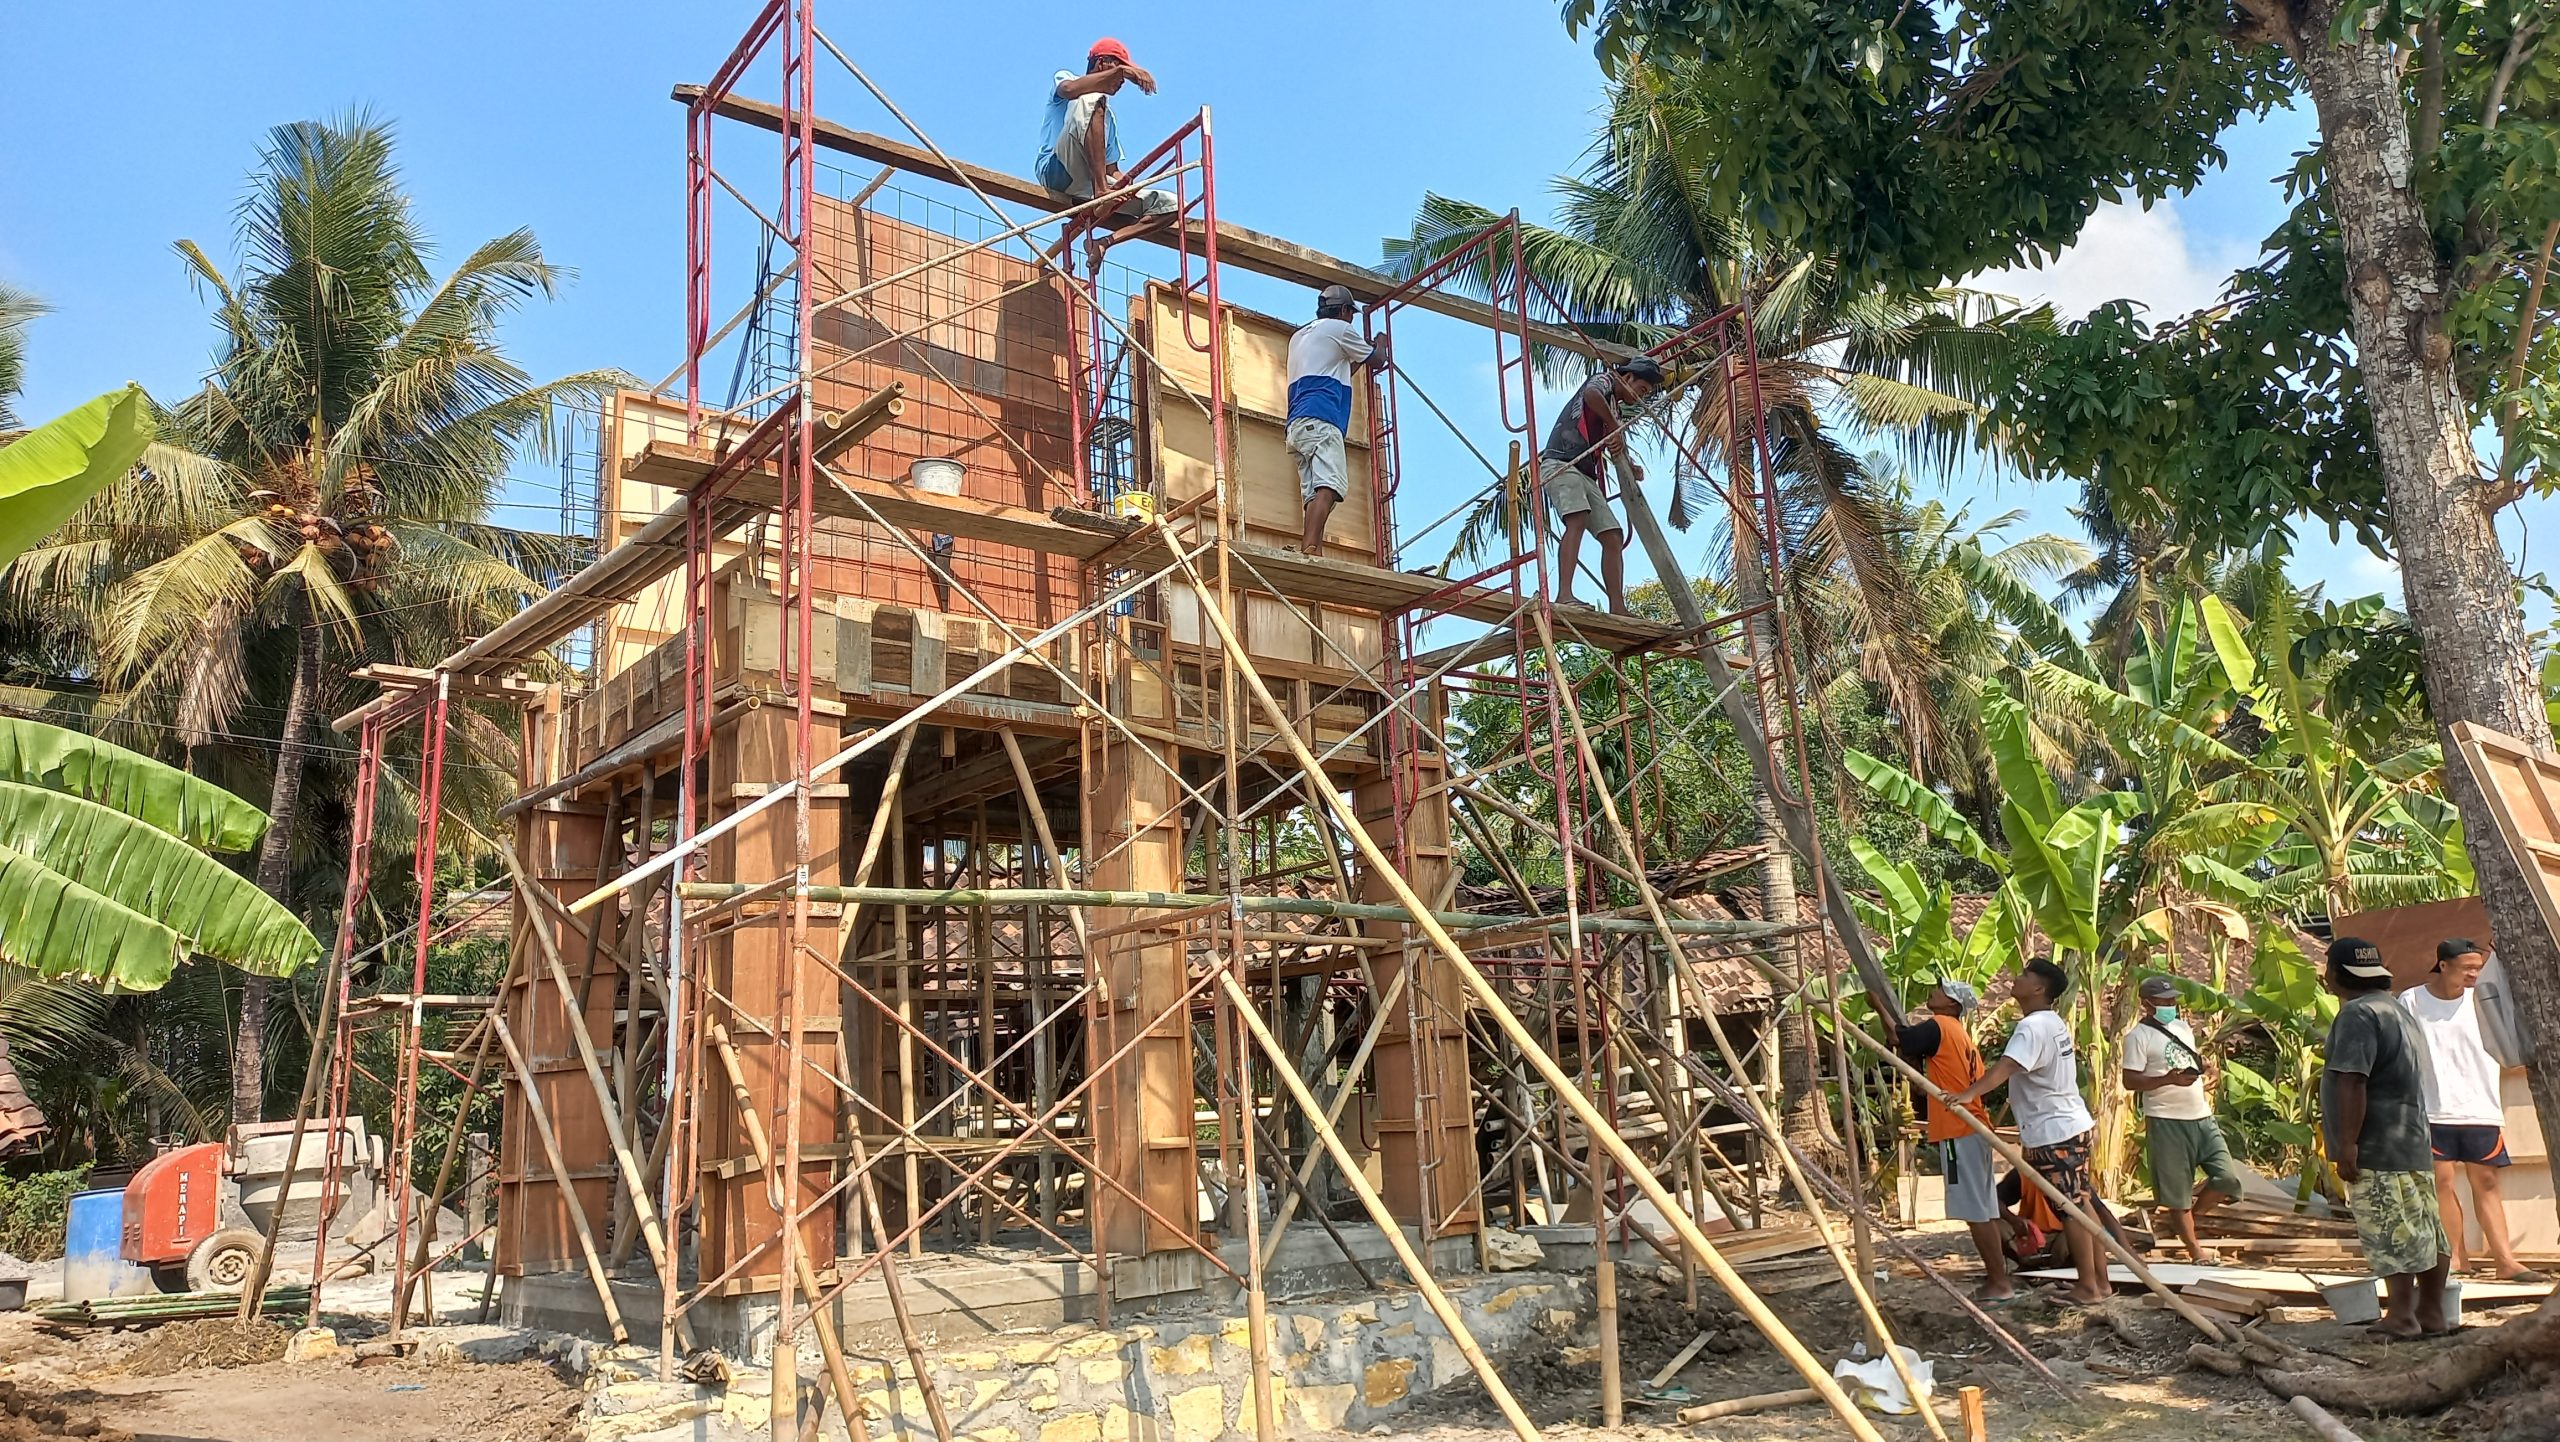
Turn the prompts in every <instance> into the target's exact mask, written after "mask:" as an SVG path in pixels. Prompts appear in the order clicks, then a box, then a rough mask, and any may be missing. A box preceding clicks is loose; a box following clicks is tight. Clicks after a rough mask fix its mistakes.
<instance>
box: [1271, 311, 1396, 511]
mask: <svg viewBox="0 0 2560 1442" xmlns="http://www.w3.org/2000/svg"><path fill="white" fill-rule="evenodd" d="M1358 303H1359V302H1358V299H1357V298H1356V297H1354V296H1353V295H1352V294H1351V287H1349V286H1347V285H1329V286H1326V287H1325V288H1324V290H1323V291H1322V292H1320V293H1319V294H1318V295H1317V296H1316V318H1315V319H1314V320H1311V321H1309V322H1307V323H1306V324H1305V325H1302V326H1300V327H1298V329H1297V333H1296V334H1294V335H1292V336H1290V337H1289V431H1288V443H1289V454H1290V455H1292V456H1294V457H1296V458H1297V461H1298V492H1299V495H1300V496H1301V497H1303V498H1304V499H1305V501H1306V503H1307V520H1306V526H1305V528H1304V530H1303V532H1302V533H1301V534H1300V536H1299V538H1298V549H1299V550H1302V551H1304V552H1306V553H1307V554H1308V555H1310V556H1321V555H1323V554H1324V524H1325V522H1326V521H1327V520H1329V519H1331V518H1332V516H1333V508H1334V507H1335V506H1337V505H1340V504H1341V503H1342V498H1343V497H1345V496H1347V495H1350V494H1351V479H1350V475H1349V469H1350V468H1349V465H1348V463H1347V461H1346V459H1345V456H1346V452H1345V450H1344V440H1343V433H1344V432H1346V431H1348V430H1350V429H1351V373H1352V372H1353V371H1355V370H1358V369H1359V368H1360V367H1362V366H1381V365H1385V364H1386V363H1387V341H1386V337H1384V336H1380V337H1379V338H1378V339H1377V341H1376V342H1375V343H1372V342H1370V341H1369V340H1367V339H1366V338H1364V337H1363V336H1362V335H1361V334H1360V328H1359V327H1358V326H1355V325H1353V324H1352V323H1351V312H1352V310H1353V308H1354V307H1355V306H1357V305H1358Z"/></svg>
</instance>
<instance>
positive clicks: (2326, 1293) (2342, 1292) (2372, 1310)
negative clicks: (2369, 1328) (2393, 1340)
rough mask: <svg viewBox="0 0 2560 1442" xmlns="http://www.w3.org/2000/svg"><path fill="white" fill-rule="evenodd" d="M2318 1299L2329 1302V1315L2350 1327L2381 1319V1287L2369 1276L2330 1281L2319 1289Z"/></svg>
mask: <svg viewBox="0 0 2560 1442" xmlns="http://www.w3.org/2000/svg"><path fill="white" fill-rule="evenodd" d="M2320 1300H2322V1301H2324V1302H2327V1303H2328V1304H2329V1315H2331V1316H2333V1317H2335V1318H2337V1319H2338V1320H2339V1321H2341V1322H2344V1323H2346V1324H2347V1325H2348V1326H2350V1327H2361V1326H2363V1325H2365V1324H2366V1323H2368V1322H2378V1321H2381V1320H2382V1288H2381V1287H2380V1286H2379V1285H2378V1284H2377V1283H2375V1281H2374V1280H2373V1278H2371V1277H2357V1278H2355V1279H2354V1280H2352V1281H2346V1282H2332V1283H2330V1284H2329V1285H2328V1286H2325V1287H2322V1288H2321V1289H2320Z"/></svg>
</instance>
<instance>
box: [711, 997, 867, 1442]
mask: <svg viewBox="0 0 2560 1442" xmlns="http://www.w3.org/2000/svg"><path fill="white" fill-rule="evenodd" d="M710 1038H711V1048H712V1050H713V1051H715V1052H717V1053H718V1054H719V1057H720V1069H721V1070H722V1071H723V1072H725V1073H727V1074H728V1078H729V1094H730V1096H732V1097H733V1098H735V1099H736V1101H737V1105H738V1115H739V1117H740V1118H741V1119H742V1123H743V1126H744V1129H745V1131H746V1134H747V1145H748V1147H749V1148H751V1149H752V1150H753V1151H754V1153H755V1158H756V1165H757V1166H760V1167H762V1168H764V1169H765V1174H766V1175H767V1176H768V1177H770V1176H772V1175H773V1146H772V1143H771V1142H769V1141H768V1140H767V1139H766V1137H765V1132H764V1118H763V1117H762V1116H760V1115H758V1114H757V1112H756V1108H755V1093H754V1092H753V1091H751V1090H749V1089H748V1087H747V1076H746V1070H745V1069H744V1068H743V1067H741V1066H740V1065H739V1064H738V1049H737V1048H736V1047H735V1046H734V1045H732V1044H731V1043H730V1040H729V1029H728V1028H727V1027H725V1026H723V1025H721V1024H720V1023H719V1022H716V1021H715V1022H712V1023H711V1025H710ZM774 1210H775V1211H777V1212H779V1211H781V1210H782V1208H781V1207H780V1206H779V1205H777V1206H776V1207H775V1208H774ZM792 1261H793V1262H794V1263H796V1264H797V1265H796V1266H794V1267H793V1269H792V1270H793V1271H794V1272H795V1273H796V1274H797V1280H798V1282H799V1285H800V1292H801V1295H802V1296H804V1297H810V1298H815V1297H816V1296H817V1295H818V1273H817V1269H816V1268H815V1267H813V1266H811V1265H810V1263H809V1256H808V1253H806V1252H805V1251H804V1252H801V1253H799V1254H797V1255H795V1256H794V1257H793V1258H792ZM809 1321H810V1324H811V1326H812V1327H814V1328H815V1329H816V1331H817V1334H818V1351H819V1355H820V1356H821V1357H823V1358H824V1359H825V1360H826V1366H827V1385H828V1386H829V1387H830V1388H832V1389H833V1390H834V1392H835V1394H836V1410H837V1411H840V1412H842V1413H843V1414H844V1419H845V1430H846V1431H847V1432H848V1433H850V1434H851V1435H852V1436H853V1437H854V1438H855V1439H856V1442H867V1439H868V1437H869V1435H870V1430H871V1429H870V1427H869V1426H868V1425H867V1424H866V1423H865V1422H864V1421H863V1418H862V1390H861V1389H860V1388H858V1387H856V1386H855V1385H854V1382H853V1373H852V1371H851V1369H849V1368H848V1367H846V1365H845V1360H844V1342H843V1340H842V1339H841V1338H839V1337H838V1336H837V1334H836V1319H835V1313H834V1312H833V1311H831V1310H830V1309H828V1308H825V1307H816V1306H813V1307H811V1308H810V1309H809Z"/></svg>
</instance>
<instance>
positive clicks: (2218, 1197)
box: [2124, 976, 2241, 1266]
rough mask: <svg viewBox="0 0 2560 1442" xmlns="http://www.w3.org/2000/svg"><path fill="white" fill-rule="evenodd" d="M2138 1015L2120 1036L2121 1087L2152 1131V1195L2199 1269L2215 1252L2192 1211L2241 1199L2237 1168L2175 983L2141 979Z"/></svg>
mask: <svg viewBox="0 0 2560 1442" xmlns="http://www.w3.org/2000/svg"><path fill="white" fill-rule="evenodd" d="M2140 993H2141V997H2142V1019H2141V1020H2140V1021H2137V1022H2135V1023H2134V1024H2133V1029H2132V1030H2131V1031H2128V1032H2126V1033H2125V1034H2124V1087H2125V1090H2126V1091H2129V1092H2132V1093H2133V1094H2134V1095H2136V1096H2139V1097H2141V1098H2142V1117H2143V1121H2144V1123H2145V1124H2146V1126H2147V1127H2148V1128H2149V1130H2150V1133H2151V1140H2150V1154H2151V1194H2152V1195H2153V1196H2154V1197H2156V1198H2158V1200H2159V1202H2160V1206H2161V1208H2162V1209H2163V1210H2165V1211H2167V1212H2168V1214H2169V1219H2170V1221H2171V1223H2172V1224H2174V1225H2175V1226H2176V1227H2177V1229H2178V1239H2179V1240H2180V1241H2182V1242H2185V1243H2186V1244H2187V1256H2188V1258H2189V1259H2190V1260H2192V1261H2194V1262H2196V1263H2198V1264H2199V1265H2202V1266H2211V1265H2212V1264H2213V1262H2214V1260H2215V1259H2214V1257H2213V1255H2212V1254H2211V1253H2210V1252H2207V1251H2206V1250H2205V1249H2204V1244H2203V1243H2202V1242H2200V1241H2198V1240H2197V1239H2196V1213H2198V1212H2208V1211H2211V1210H2213V1209H2214V1208H2215V1207H2218V1206H2221V1205H2222V1204H2223V1203H2225V1202H2230V1201H2236V1200H2238V1199H2239V1196H2240V1187H2241V1181H2240V1169H2239V1168H2238V1167H2236V1166H2234V1165H2232V1162H2231V1148H2230V1146H2229V1144H2228V1143H2226V1142H2224V1141H2223V1139H2222V1128H2221V1126H2220V1125H2219V1124H2218V1123H2216V1122H2215V1121H2214V1119H2213V1098H2212V1097H2211V1096H2210V1095H2208V1094H2207V1093H2206V1092H2205V1089H2204V1054H2203V1053H2202V1052H2200V1051H2198V1050H2196V1034H2195V1031H2194V1029H2193V1028H2191V1027H2189V1026H2188V1025H2187V1023H2186V1021H2185V1019H2184V1018H2182V1017H2180V1016H2179V1015H2178V984H2177V983H2176V982H2175V981H2172V980H2170V979H2169V978H2168V977H2165V976H2152V977H2145V978H2143V982H2142V986H2141V987H2140ZM2198 1172H2202V1173H2204V1178H2205V1184H2204V1190H2203V1191H2201V1192H2199V1191H2197V1190H2196V1173H2198Z"/></svg>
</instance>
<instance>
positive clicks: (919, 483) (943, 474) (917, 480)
mask: <svg viewBox="0 0 2560 1442" xmlns="http://www.w3.org/2000/svg"><path fill="white" fill-rule="evenodd" d="M968 474H969V468H968V467H966V466H964V465H962V464H960V463H959V462H958V461H954V460H946V459H943V458H941V457H938V456H927V457H925V458H924V459H923V460H920V461H916V462H914V463H912V464H910V465H909V466H908V467H907V480H908V482H909V483H910V484H912V485H913V486H914V487H915V488H916V489H917V490H920V491H930V492H932V493H933V494H934V495H937V496H956V495H958V494H960V482H961V480H962V478H964V477H965V476H967V475H968Z"/></svg>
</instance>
